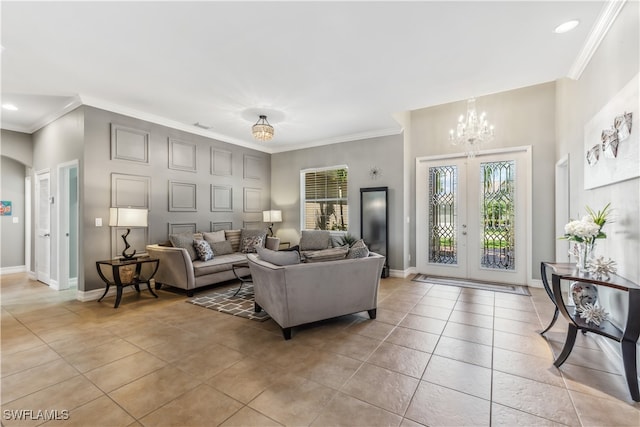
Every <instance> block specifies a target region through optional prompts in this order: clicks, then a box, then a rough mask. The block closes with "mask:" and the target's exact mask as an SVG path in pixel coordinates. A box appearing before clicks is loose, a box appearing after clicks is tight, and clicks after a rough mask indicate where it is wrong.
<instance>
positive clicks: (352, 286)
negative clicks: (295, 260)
mask: <svg viewBox="0 0 640 427" xmlns="http://www.w3.org/2000/svg"><path fill="white" fill-rule="evenodd" d="M247 260H248V262H249V269H250V270H251V276H252V277H253V289H254V293H255V309H256V312H259V311H260V310H262V309H264V310H265V311H266V312H267V313H268V314H269V315H270V316H271V318H273V320H274V321H275V322H276V323H277V324H278V325H279V326H280V327H281V328H282V334H283V335H284V338H285V339H286V340H288V339H290V338H291V328H292V327H294V326H299V325H303V324H306V323H311V322H316V321H319V320H324V319H330V318H333V317H338V316H343V315H346V314H352V313H358V312H361V311H367V312H368V313H369V317H370V318H371V319H375V317H376V308H377V303H378V285H379V283H380V276H381V274H382V268H383V267H384V260H385V257H383V256H382V255H378V254H375V253H371V254H369V256H368V257H366V258H358V259H346V260H340V261H326V262H318V263H309V264H295V265H286V266H278V265H274V264H271V263H270V262H266V261H264V260H262V259H260V257H259V256H257V255H256V254H249V255H248V256H247Z"/></svg>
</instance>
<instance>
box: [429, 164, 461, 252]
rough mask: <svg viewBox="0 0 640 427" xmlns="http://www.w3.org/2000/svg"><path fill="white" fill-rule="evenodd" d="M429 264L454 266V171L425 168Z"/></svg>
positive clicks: (455, 185)
mask: <svg viewBox="0 0 640 427" xmlns="http://www.w3.org/2000/svg"><path fill="white" fill-rule="evenodd" d="M428 179H429V182H428V186H429V199H428V204H429V206H428V211H429V262H432V263H438V264H457V263H458V256H457V241H456V226H457V224H456V219H457V209H456V192H457V185H458V168H457V167H456V166H455V165H452V166H438V167H432V168H429V177H428Z"/></svg>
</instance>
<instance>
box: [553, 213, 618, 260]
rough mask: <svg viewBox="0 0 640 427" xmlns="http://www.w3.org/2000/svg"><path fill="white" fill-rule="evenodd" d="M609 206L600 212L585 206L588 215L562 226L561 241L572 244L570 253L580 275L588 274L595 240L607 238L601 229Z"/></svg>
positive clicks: (605, 220)
mask: <svg viewBox="0 0 640 427" xmlns="http://www.w3.org/2000/svg"><path fill="white" fill-rule="evenodd" d="M609 206H610V204H607V205H606V206H605V207H604V208H603V209H602V210H601V211H597V212H595V211H593V210H592V209H591V208H589V207H588V206H587V212H588V213H589V215H585V216H583V217H582V219H579V220H575V221H570V222H569V223H567V225H565V226H564V236H562V237H561V239H566V240H571V241H573V242H574V246H573V248H572V250H571V251H570V253H571V255H574V256H575V257H576V261H577V263H576V265H577V267H578V270H579V271H580V272H582V273H588V271H589V270H588V268H589V264H590V262H591V259H592V258H593V256H594V249H595V244H596V239H604V238H606V237H607V235H606V234H605V233H604V232H603V231H602V228H603V227H604V225H605V224H606V222H607V217H608V215H609Z"/></svg>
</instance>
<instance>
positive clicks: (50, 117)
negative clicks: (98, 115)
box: [2, 96, 82, 134]
mask: <svg viewBox="0 0 640 427" xmlns="http://www.w3.org/2000/svg"><path fill="white" fill-rule="evenodd" d="M81 105H82V101H81V100H80V98H79V97H78V96H76V97H75V98H74V100H73V101H71V102H70V103H68V104H67V105H65V106H64V107H63V108H62V109H60V110H58V111H54V112H53V113H50V114H47V115H46V116H44V117H43V118H41V119H40V120H38V121H37V122H35V123H34V124H33V125H31V126H11V125H9V126H2V129H5V130H11V131H14V132H21V133H28V134H32V133H34V132H37V131H39V130H40V129H42V128H43V127H45V126H46V125H48V124H49V123H52V122H54V121H56V120H58V119H59V118H60V117H62V116H64V115H65V114H67V113H68V112H70V111H73V110H75V109H76V108H78V107H79V106H81Z"/></svg>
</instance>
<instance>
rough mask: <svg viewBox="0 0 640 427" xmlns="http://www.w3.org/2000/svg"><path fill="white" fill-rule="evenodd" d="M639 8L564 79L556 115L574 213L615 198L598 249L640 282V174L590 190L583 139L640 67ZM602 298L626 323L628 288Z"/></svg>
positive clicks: (626, 12)
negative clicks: (582, 65)
mask: <svg viewBox="0 0 640 427" xmlns="http://www.w3.org/2000/svg"><path fill="white" fill-rule="evenodd" d="M639 9H640V3H638V2H627V3H626V4H625V6H624V7H623V9H622V11H621V12H620V14H619V15H618V17H617V19H616V21H615V22H614V24H613V26H612V27H611V29H610V30H609V33H608V34H607V36H606V37H605V38H604V40H603V41H602V44H601V45H600V47H599V49H598V50H597V51H596V53H595V54H594V56H593V58H592V59H591V62H590V63H589V65H588V66H587V67H586V68H585V70H584V72H583V74H582V76H581V77H580V79H579V80H577V81H576V80H569V79H563V80H560V81H559V82H558V96H557V119H556V120H557V122H558V126H557V132H558V144H557V147H556V159H558V160H559V159H560V158H562V157H563V156H565V155H566V154H569V171H570V178H569V181H570V203H569V209H570V215H571V217H573V218H579V217H581V216H582V215H585V213H586V212H585V206H590V207H591V208H594V209H601V208H602V207H604V205H606V204H607V203H609V202H610V203H611V206H612V208H613V219H614V221H615V222H613V223H610V224H607V225H605V229H604V231H605V233H607V238H606V239H600V240H598V243H597V247H596V255H603V256H605V257H607V258H609V257H610V258H612V259H613V260H615V261H616V263H617V267H618V274H619V275H621V276H623V277H626V278H627V279H630V280H632V281H634V282H635V283H640V262H638V259H639V257H640V220H638V213H639V212H640V178H634V179H630V180H627V181H623V182H619V183H615V184H611V185H607V186H604V187H600V188H594V189H592V190H585V189H584V175H583V174H584V167H585V165H584V160H583V159H584V146H583V144H584V125H585V124H586V123H587V122H588V121H589V120H591V118H592V117H593V116H594V115H596V114H597V113H598V111H600V109H601V108H602V107H604V106H605V105H606V104H607V102H609V101H610V100H611V99H612V98H613V97H614V96H615V95H616V94H617V93H618V92H619V91H620V89H622V88H623V87H624V86H625V85H626V84H627V83H628V82H629V81H630V80H631V79H632V78H634V76H635V77H636V78H637V75H638V72H639V71H640V22H639V21H640V10H639ZM633 114H634V115H635V114H640V111H637V112H636V111H634V112H633ZM632 132H640V129H632ZM636 138H637V134H636ZM639 167H640V166H639ZM599 300H600V303H601V304H602V306H603V307H605V309H606V310H607V311H608V312H610V313H611V320H612V321H613V322H614V323H615V324H617V325H618V326H624V324H625V322H626V319H625V313H627V311H628V304H627V300H626V294H625V293H623V292H618V291H614V290H611V289H608V288H604V287H602V286H601V287H599ZM616 348H617V347H616ZM638 349H639V351H638V363H639V364H640V345H638Z"/></svg>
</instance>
